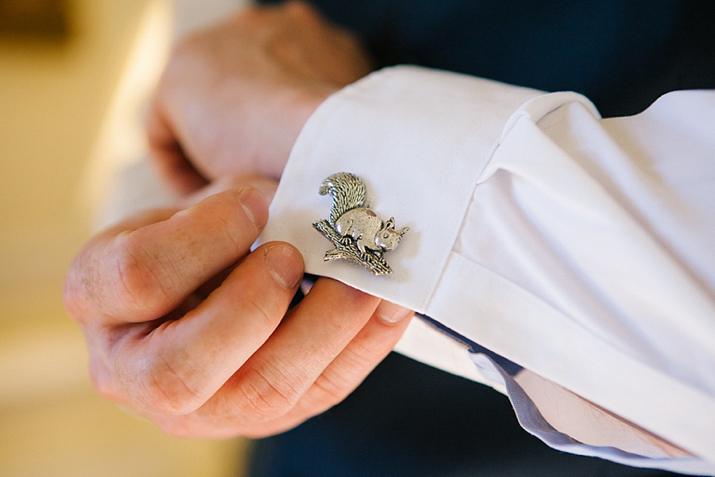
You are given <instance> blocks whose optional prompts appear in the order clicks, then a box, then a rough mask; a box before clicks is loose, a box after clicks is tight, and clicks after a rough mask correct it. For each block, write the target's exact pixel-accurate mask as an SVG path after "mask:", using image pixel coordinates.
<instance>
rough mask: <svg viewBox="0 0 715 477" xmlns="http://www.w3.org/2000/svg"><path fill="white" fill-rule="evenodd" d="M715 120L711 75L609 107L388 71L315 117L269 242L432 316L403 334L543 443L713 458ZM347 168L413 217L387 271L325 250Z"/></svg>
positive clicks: (380, 203) (569, 96)
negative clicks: (705, 87) (493, 394)
mask: <svg viewBox="0 0 715 477" xmlns="http://www.w3.org/2000/svg"><path fill="white" fill-rule="evenodd" d="M714 125H715V92H713V91H686V92H674V93H670V94H667V95H665V96H663V97H662V98H660V99H659V100H658V101H657V102H656V103H654V104H653V105H652V106H651V107H650V108H649V109H647V110H646V111H644V112H643V113H641V114H639V115H637V116H633V117H627V118H615V119H606V120H603V119H601V118H600V117H599V114H598V112H597V110H596V109H595V107H594V106H593V105H592V104H591V103H590V102H589V101H588V99H586V98H584V97H582V96H580V95H577V94H574V93H551V94H545V93H543V92H539V91H534V90H528V89H524V88H518V87H514V86H510V85H505V84H501V83H496V82H492V81H487V80H483V79H479V78H474V77H469V76H464V75H459V74H454V73H446V72H441V71H435V70H427V69H422V68H416V67H395V68H389V69H385V70H382V71H379V72H377V73H374V74H372V75H370V76H368V77H367V78H365V79H363V80H360V81H358V82H357V83H355V84H353V85H351V86H348V87H347V88H345V89H343V90H341V91H340V92H339V93H337V94H336V95H334V96H332V97H331V98H329V99H328V100H327V101H326V102H325V103H324V104H323V105H321V106H320V108H319V109H318V110H317V111H316V112H315V114H314V115H313V116H312V117H311V118H310V120H309V121H308V123H307V124H306V126H305V128H304V129H303V131H302V132H301V135H300V137H299V138H298V141H297V142H296V144H295V146H294V148H293V152H292V154H291V157H290V160H289V162H288V165H287V167H286V169H285V171H284V174H283V177H282V180H281V184H280V186H279V189H278V191H277V194H276V197H275V199H274V201H273V203H272V205H271V215H270V219H269V223H268V225H267V227H266V230H265V231H264V234H263V236H262V240H264V241H268V240H285V241H288V242H290V243H292V244H294V245H295V246H296V247H298V249H299V250H300V251H301V252H302V253H303V256H304V258H305V262H306V267H307V271H308V272H310V273H314V274H317V275H323V276H329V277H333V278H336V279H338V280H341V281H343V282H345V283H347V284H349V285H351V286H354V287H356V288H359V289H361V290H364V291H366V292H368V293H371V294H373V295H377V296H380V297H382V298H385V299H387V300H390V301H392V302H395V303H398V304H400V305H403V306H406V307H409V308H412V309H414V310H416V311H418V312H419V313H423V314H425V315H427V316H429V317H431V318H432V319H433V320H434V321H431V320H424V321H423V320H419V319H416V320H413V322H412V323H411V325H410V327H409V328H408V331H407V333H406V334H405V336H404V338H403V340H402V341H401V342H400V344H398V347H397V350H398V351H401V352H403V353H404V354H406V355H408V356H411V357H413V358H415V359H418V360H420V361H423V362H426V363H428V364H431V365H433V366H437V367H440V368H442V369H445V370H447V371H450V372H453V373H456V374H459V375H462V376H465V377H468V378H470V379H474V380H477V381H481V382H484V383H486V384H489V385H491V386H493V387H495V388H496V389H498V390H500V391H502V392H505V393H506V394H507V395H508V396H509V397H510V399H511V400H512V403H513V405H514V408H515V411H516V413H517V416H518V418H519V420H520V423H521V424H522V426H523V427H524V428H525V429H527V430H528V431H529V432H531V433H533V434H535V435H537V436H539V437H540V438H542V439H543V440H544V441H545V442H547V443H548V444H549V445H551V446H553V447H555V448H558V449H562V450H566V451H569V452H573V453H577V454H584V455H594V456H600V457H603V458H607V459H610V460H614V461H617V462H622V463H626V464H630V465H636V466H642V467H655V468H662V469H668V470H673V471H678V472H684V473H695V474H715V130H714ZM336 172H352V173H354V174H356V175H358V176H360V177H361V178H362V179H363V180H364V182H365V184H366V185H367V189H368V197H369V202H370V205H371V206H372V208H373V210H374V211H375V212H376V213H377V214H378V215H379V216H380V217H382V218H383V219H387V218H389V217H391V216H394V217H395V222H396V227H397V228H398V229H399V228H401V227H403V226H409V227H410V231H409V232H408V233H407V234H406V235H405V236H404V237H403V239H402V242H401V243H400V245H399V247H398V248H397V249H395V250H394V251H391V252H387V253H386V254H385V259H386V260H387V261H388V262H389V263H390V266H391V267H392V269H393V273H392V274H391V275H387V276H373V275H372V274H370V273H369V272H368V271H367V270H365V269H363V268H361V267H359V266H356V265H355V264H352V263H349V262H345V261H331V262H325V261H323V255H324V253H325V252H326V251H327V250H329V249H331V248H333V245H332V243H331V242H329V241H328V240H326V239H325V238H324V237H323V236H322V235H321V234H320V233H318V232H317V231H316V230H314V229H313V228H312V226H311V224H312V223H313V222H314V221H316V220H320V219H324V218H327V217H328V214H329V211H330V205H331V201H330V197H328V196H321V195H319V194H318V187H319V186H320V184H321V182H322V181H323V180H324V179H325V178H326V177H328V176H329V175H331V174H333V173H336ZM445 332H446V333H445ZM455 337H456V338H459V339H455ZM478 405H479V403H475V406H478Z"/></svg>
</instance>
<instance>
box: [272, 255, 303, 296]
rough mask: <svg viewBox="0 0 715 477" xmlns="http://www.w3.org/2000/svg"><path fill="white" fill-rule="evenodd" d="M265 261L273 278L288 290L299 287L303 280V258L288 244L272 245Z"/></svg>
mask: <svg viewBox="0 0 715 477" xmlns="http://www.w3.org/2000/svg"><path fill="white" fill-rule="evenodd" d="M263 259H264V260H265V262H266V265H267V266H268V270H269V271H270V272H271V275H273V278H274V279H275V280H276V281H277V282H278V283H279V284H280V285H281V286H282V287H283V288H286V289H288V290H292V289H293V288H295V287H297V286H298V282H299V281H300V280H301V278H303V257H301V256H300V254H299V253H298V251H297V250H296V249H294V248H293V247H291V246H290V245H286V244H275V245H270V246H268V248H267V249H266V252H265V255H264V256H263Z"/></svg>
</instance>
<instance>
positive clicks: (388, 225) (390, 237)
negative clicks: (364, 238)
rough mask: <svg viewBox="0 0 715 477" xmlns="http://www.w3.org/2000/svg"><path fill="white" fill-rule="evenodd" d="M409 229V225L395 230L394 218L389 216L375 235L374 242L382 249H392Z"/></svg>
mask: <svg viewBox="0 0 715 477" xmlns="http://www.w3.org/2000/svg"><path fill="white" fill-rule="evenodd" d="M408 230H410V228H409V227H403V228H402V229H400V230H395V218H394V217H390V220H388V221H387V222H385V225H384V226H383V227H382V229H380V231H379V232H378V233H377V235H376V236H375V244H376V245H378V246H379V247H380V248H382V249H383V250H386V251H387V250H394V249H395V248H396V247H397V245H398V244H399V243H400V239H401V238H402V236H403V235H405V233H406V232H407V231H408Z"/></svg>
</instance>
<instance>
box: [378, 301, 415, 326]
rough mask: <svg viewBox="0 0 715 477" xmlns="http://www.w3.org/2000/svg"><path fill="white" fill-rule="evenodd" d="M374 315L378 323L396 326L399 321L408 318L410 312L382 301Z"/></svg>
mask: <svg viewBox="0 0 715 477" xmlns="http://www.w3.org/2000/svg"><path fill="white" fill-rule="evenodd" d="M375 314H376V315H377V317H378V319H380V321H382V322H383V323H386V324H388V325H396V324H397V323H399V322H400V321H402V320H404V319H405V318H407V317H408V316H410V314H412V310H409V309H407V308H403V307H401V306H399V305H395V304H394V303H391V302H389V301H385V300H382V301H381V302H380V304H379V305H378V306H377V310H375Z"/></svg>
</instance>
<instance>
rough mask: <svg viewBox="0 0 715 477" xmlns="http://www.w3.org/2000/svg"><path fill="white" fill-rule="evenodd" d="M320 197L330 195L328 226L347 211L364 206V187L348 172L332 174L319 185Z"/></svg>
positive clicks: (333, 224) (333, 223)
mask: <svg viewBox="0 0 715 477" xmlns="http://www.w3.org/2000/svg"><path fill="white" fill-rule="evenodd" d="M319 192H320V195H326V194H328V193H330V195H331V196H332V197H333V206H332V207H331V209H330V225H332V226H333V227H334V226H335V222H336V221H337V220H338V219H339V218H340V217H341V216H342V215H343V214H344V213H345V212H347V211H348V210H351V209H354V208H356V207H363V206H364V205H365V194H366V191H365V185H364V184H363V183H362V181H361V180H360V179H358V178H357V176H355V175H353V174H350V173H349V172H339V173H337V174H333V175H331V176H330V177H328V178H327V179H325V180H324V181H323V183H322V184H320V190H319Z"/></svg>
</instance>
